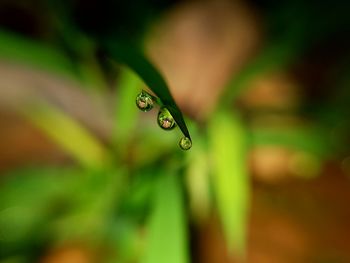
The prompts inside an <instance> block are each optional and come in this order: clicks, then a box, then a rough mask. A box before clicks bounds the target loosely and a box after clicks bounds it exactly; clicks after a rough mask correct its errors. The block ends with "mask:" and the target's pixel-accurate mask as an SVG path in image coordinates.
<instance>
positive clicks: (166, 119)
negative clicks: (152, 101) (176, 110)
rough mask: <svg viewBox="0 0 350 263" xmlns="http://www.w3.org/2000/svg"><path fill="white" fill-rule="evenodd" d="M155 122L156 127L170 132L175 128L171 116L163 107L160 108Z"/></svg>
mask: <svg viewBox="0 0 350 263" xmlns="http://www.w3.org/2000/svg"><path fill="white" fill-rule="evenodd" d="M157 121H158V125H159V126H160V127H161V128H162V129H164V130H172V129H174V128H175V126H176V122H175V120H174V118H173V116H171V114H170V112H169V111H168V109H167V108H165V107H162V108H160V110H159V113H158V119H157Z"/></svg>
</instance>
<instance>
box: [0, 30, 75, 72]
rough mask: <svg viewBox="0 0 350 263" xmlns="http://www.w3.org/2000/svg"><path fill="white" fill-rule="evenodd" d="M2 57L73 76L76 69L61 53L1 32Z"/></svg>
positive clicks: (0, 46) (0, 51)
mask: <svg viewBox="0 0 350 263" xmlns="http://www.w3.org/2000/svg"><path fill="white" fill-rule="evenodd" d="M0 57H1V58H4V59H8V60H14V61H19V62H21V63H27V64H30V65H34V66H37V67H39V68H41V69H45V70H50V71H52V72H58V73H61V74H64V75H68V76H73V75H74V74H73V73H74V67H73V65H72V63H71V62H70V61H69V59H68V58H66V57H65V56H64V54H62V53H61V52H59V51H58V50H56V49H54V48H53V47H49V46H47V45H43V44H42V43H39V42H36V41H34V40H30V39H27V38H25V37H22V36H19V35H16V34H13V33H9V32H6V31H2V30H0Z"/></svg>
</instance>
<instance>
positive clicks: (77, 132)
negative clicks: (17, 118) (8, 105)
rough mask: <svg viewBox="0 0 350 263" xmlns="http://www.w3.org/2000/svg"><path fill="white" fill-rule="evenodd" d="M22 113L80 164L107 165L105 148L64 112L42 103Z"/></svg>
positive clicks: (91, 166)
mask: <svg viewBox="0 0 350 263" xmlns="http://www.w3.org/2000/svg"><path fill="white" fill-rule="evenodd" d="M22 113H23V115H24V116H25V117H26V118H27V119H28V120H29V121H31V122H32V123H33V124H34V125H36V126H37V127H39V128H40V129H42V130H43V131H44V132H45V134H46V135H48V136H49V137H50V138H51V139H52V140H54V142H56V143H57V144H58V145H59V146H60V147H62V148H63V149H64V150H65V151H66V152H67V153H68V154H70V155H71V156H72V157H73V158H74V159H76V160H77V161H78V162H80V164H81V165H83V166H85V167H89V168H101V167H104V166H108V164H109V161H110V156H109V152H108V151H107V149H106V148H105V147H104V146H103V145H102V144H101V143H100V142H99V141H98V140H97V139H96V138H95V137H94V136H93V135H92V134H91V133H90V132H89V131H88V130H86V129H85V128H84V127H82V126H81V125H80V124H79V123H78V122H76V121H75V120H74V119H72V118H71V117H70V116H68V115H66V114H64V112H62V111H60V110H59V109H57V108H54V107H53V106H50V105H47V104H45V105H44V104H42V105H37V106H36V107H32V108H29V109H25V110H22Z"/></svg>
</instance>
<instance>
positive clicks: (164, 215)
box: [142, 174, 188, 263]
mask: <svg viewBox="0 0 350 263" xmlns="http://www.w3.org/2000/svg"><path fill="white" fill-rule="evenodd" d="M182 195H183V193H182V190H181V185H180V180H179V178H178V177H177V176H176V175H175V174H172V175H163V176H160V177H159V180H158V182H157V184H156V186H155V196H154V208H153V209H154V210H153V213H152V215H151V218H150V222H149V226H148V237H147V245H146V248H145V255H144V257H143V260H142V262H144V263H164V262H167V263H186V262H188V251H187V245H188V241H187V231H186V223H185V210H184V203H183V196H182Z"/></svg>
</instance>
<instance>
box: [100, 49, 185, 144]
mask: <svg viewBox="0 0 350 263" xmlns="http://www.w3.org/2000/svg"><path fill="white" fill-rule="evenodd" d="M104 48H105V49H106V50H107V52H108V54H109V55H110V56H111V58H112V59H113V60H115V61H116V62H120V63H124V64H125V65H127V66H128V67H129V68H130V69H132V70H133V71H134V72H135V73H136V74H137V75H139V76H140V78H141V79H142V80H143V81H144V82H145V84H146V85H147V86H148V87H149V88H150V89H151V90H152V91H153V92H154V93H155V94H156V95H157V96H158V97H159V99H160V100H161V102H162V104H163V105H164V106H165V107H167V109H168V110H169V112H170V113H171V115H172V116H173V117H174V119H175V121H176V123H177V125H178V126H179V128H180V130H181V131H182V133H183V134H184V135H185V136H186V137H188V138H190V139H191V136H190V134H189V131H188V129H187V126H186V123H185V120H184V118H183V115H182V113H181V111H180V109H179V107H178V106H177V105H176V102H175V100H174V99H173V97H172V95H171V93H170V91H169V88H168V85H167V84H166V82H165V80H164V78H163V77H162V75H161V74H160V73H159V72H158V70H157V69H156V68H155V67H154V66H153V65H152V63H151V62H150V61H149V60H148V59H147V58H146V57H145V56H144V54H142V52H140V51H139V50H138V49H137V48H133V47H131V46H128V45H123V44H121V43H113V44H111V43H105V46H104Z"/></svg>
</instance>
